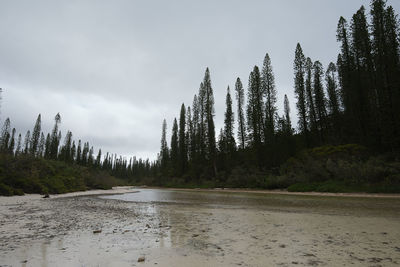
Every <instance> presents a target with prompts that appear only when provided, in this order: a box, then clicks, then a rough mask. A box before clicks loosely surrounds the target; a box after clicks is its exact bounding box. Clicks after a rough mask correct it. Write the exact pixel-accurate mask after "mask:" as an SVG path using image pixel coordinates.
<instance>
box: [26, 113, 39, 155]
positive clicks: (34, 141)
mask: <svg viewBox="0 0 400 267" xmlns="http://www.w3.org/2000/svg"><path fill="white" fill-rule="evenodd" d="M41 123H42V122H41V116H40V114H39V115H38V117H37V119H36V123H35V127H34V128H33V131H32V138H31V146H30V151H29V152H30V154H31V155H32V156H36V154H37V152H38V145H39V141H40V140H39V139H40V133H41V129H42V126H41Z"/></svg>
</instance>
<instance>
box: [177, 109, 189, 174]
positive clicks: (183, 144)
mask: <svg viewBox="0 0 400 267" xmlns="http://www.w3.org/2000/svg"><path fill="white" fill-rule="evenodd" d="M178 147H179V151H178V161H179V162H178V168H179V170H178V173H179V175H182V174H183V173H184V172H185V171H186V168H187V151H188V149H187V141H186V108H185V104H182V106H181V113H180V117H179V136H178Z"/></svg>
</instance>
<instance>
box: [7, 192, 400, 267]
mask: <svg viewBox="0 0 400 267" xmlns="http://www.w3.org/2000/svg"><path fill="white" fill-rule="evenodd" d="M35 201H36V202H35ZM35 201H31V202H27V203H25V204H24V205H14V206H13V205H11V206H8V208H7V209H5V208H4V209H2V213H3V214H5V215H6V216H5V219H2V220H1V221H0V222H1V223H0V238H2V240H4V241H5V242H7V244H3V245H2V246H1V247H0V266H8V265H12V266H21V265H22V266H190V267H196V266H201V267H204V266H398V265H399V264H400V198H375V197H343V196H307V195H286V194H274V193H253V192H225V191H223V190H220V191H209V190H208V191H201V190H194V191H193V190H166V189H143V188H139V189H135V192H130V193H125V194H115V195H102V196H84V195H83V196H77V197H65V198H54V199H50V200H42V199H40V200H35ZM12 218H14V219H13V220H14V221H15V222H20V224H18V223H17V224H16V225H18V227H17V226H15V227H14V228H15V229H14V228H12V227H8V228H7V229H6V224H7V223H10V222H11V221H12ZM13 229H14V230H13ZM18 229H19V230H18ZM6 231H8V232H11V233H6ZM13 231H15V233H13ZM96 231H97V232H98V231H101V232H100V233H94V232H96ZM4 241H2V242H4ZM141 257H143V258H144V262H138V259H139V258H141Z"/></svg>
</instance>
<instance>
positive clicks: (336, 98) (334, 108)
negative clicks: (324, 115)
mask: <svg viewBox="0 0 400 267" xmlns="http://www.w3.org/2000/svg"><path fill="white" fill-rule="evenodd" d="M325 80H326V91H327V93H328V105H327V106H328V111H329V112H328V113H329V117H330V118H331V127H330V128H331V130H332V133H333V134H332V135H333V138H334V139H335V140H340V129H341V123H340V95H339V92H338V84H337V78H336V66H335V64H334V63H332V62H331V63H329V66H328V69H327V70H326V73H325Z"/></svg>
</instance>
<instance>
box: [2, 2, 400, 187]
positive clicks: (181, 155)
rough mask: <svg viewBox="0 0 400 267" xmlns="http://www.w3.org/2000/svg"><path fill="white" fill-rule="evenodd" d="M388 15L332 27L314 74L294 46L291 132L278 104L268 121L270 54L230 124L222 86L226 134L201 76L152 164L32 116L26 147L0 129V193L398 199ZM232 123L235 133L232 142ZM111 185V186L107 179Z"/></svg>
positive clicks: (399, 108) (381, 10)
mask: <svg viewBox="0 0 400 267" xmlns="http://www.w3.org/2000/svg"><path fill="white" fill-rule="evenodd" d="M399 32H400V31H399V25H398V17H397V14H395V11H394V9H393V8H392V7H391V6H388V5H387V3H386V1H384V0H373V1H371V4H370V12H369V15H368V14H366V9H365V8H364V7H363V6H362V7H360V9H359V10H357V12H356V13H355V14H354V15H353V16H352V18H351V21H350V23H348V22H347V21H346V19H345V18H343V17H341V18H340V19H339V22H338V26H337V40H338V42H339V44H340V54H339V55H338V57H337V60H336V62H335V63H334V62H331V63H329V64H328V67H327V68H326V70H325V71H324V68H323V66H322V64H321V62H319V61H318V60H316V61H313V60H312V59H311V58H309V57H306V56H305V55H304V53H303V49H302V47H301V45H300V44H297V46H296V49H295V57H294V63H293V71H294V93H295V96H296V101H297V102H296V110H297V116H298V126H297V127H296V129H295V128H294V127H293V125H292V120H291V117H290V111H291V109H290V104H289V100H288V97H287V96H286V95H285V97H284V101H283V103H284V112H283V114H278V111H277V104H276V103H277V89H276V87H275V81H274V80H275V78H274V73H273V68H272V62H271V58H270V56H269V54H268V53H267V54H266V55H265V57H264V61H263V66H262V67H261V69H260V68H259V67H258V66H254V68H253V70H252V71H251V72H250V75H249V79H248V87H247V97H245V95H246V94H245V90H244V86H243V83H242V81H241V79H240V78H237V79H236V81H235V86H234V92H235V97H236V107H237V112H236V116H234V115H235V114H234V112H233V107H232V96H231V91H230V88H229V86H228V88H227V94H226V99H225V102H226V111H225V114H224V127H223V128H222V129H221V130H220V132H219V136H218V137H217V136H216V132H215V124H214V116H215V111H214V95H213V88H212V85H211V77H210V71H209V69H208V68H207V69H206V71H205V75H204V79H203V81H202V82H201V84H200V88H199V91H198V94H196V95H195V96H194V98H193V102H192V105H191V106H189V105H185V104H184V103H183V104H182V105H181V108H180V116H179V119H178V120H177V119H176V118H175V119H174V121H173V124H172V135H171V141H170V145H169V146H168V144H167V140H166V136H167V133H166V132H167V122H166V121H165V120H164V121H163V124H162V136H161V149H160V153H159V154H158V157H157V160H155V161H153V162H150V161H149V160H142V159H138V160H137V159H136V158H135V157H132V158H130V159H126V158H123V157H121V156H117V155H115V154H109V153H106V155H102V153H101V150H99V152H98V154H97V156H96V157H94V151H93V147H90V146H89V143H84V144H83V145H82V143H81V141H80V140H79V141H78V142H77V143H75V141H74V140H72V133H71V132H67V134H66V136H65V139H64V144H63V145H61V144H60V143H61V132H59V130H58V125H59V123H60V122H61V117H60V115H59V114H57V116H56V117H55V126H54V128H53V131H52V132H51V133H49V134H47V137H45V135H44V134H43V133H42V132H41V126H40V123H41V116H40V115H39V116H38V119H37V121H36V124H35V127H34V129H33V131H32V134H31V133H30V132H29V131H28V132H27V133H26V135H25V139H24V143H23V144H22V137H21V134H19V136H18V138H17V137H16V130H15V129H12V130H11V127H10V120H9V119H6V120H5V122H4V126H3V129H2V133H1V153H2V155H1V166H0V167H1V169H0V193H1V194H21V193H23V192H40V193H44V192H51V193H62V192H66V191H71V190H84V189H87V188H98V187H100V188H108V187H109V186H112V185H116V184H147V185H158V186H173V187H238V188H240V187H242V188H243V187H246V188H249V187H250V188H267V189H277V188H287V189H288V190H289V191H322V192H387V193H389V192H392V193H393V192H400V162H399V152H400V45H399V38H400V36H399ZM234 125H236V128H237V135H236V137H237V138H235V134H234ZM115 177H116V178H115Z"/></svg>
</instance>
